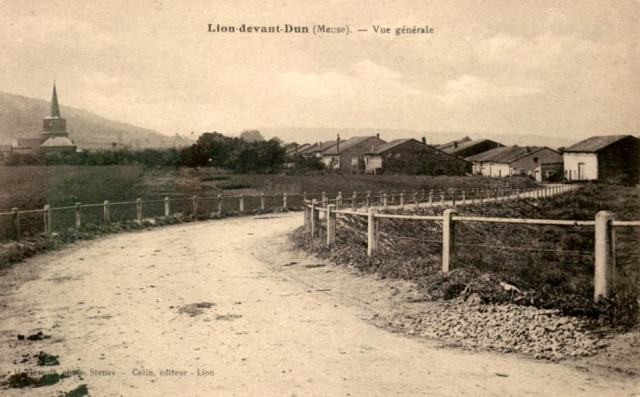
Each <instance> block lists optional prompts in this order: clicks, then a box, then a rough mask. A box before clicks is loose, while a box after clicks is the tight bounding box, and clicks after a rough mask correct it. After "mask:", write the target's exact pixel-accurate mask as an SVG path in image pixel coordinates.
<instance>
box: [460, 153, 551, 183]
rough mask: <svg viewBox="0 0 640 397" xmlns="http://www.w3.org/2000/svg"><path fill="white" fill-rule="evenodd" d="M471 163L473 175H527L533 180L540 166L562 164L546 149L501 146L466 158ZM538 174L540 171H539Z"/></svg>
mask: <svg viewBox="0 0 640 397" xmlns="http://www.w3.org/2000/svg"><path fill="white" fill-rule="evenodd" d="M466 160H467V161H470V162H472V163H473V174H476V175H483V176H489V177H498V178H500V177H506V176H515V175H528V176H531V177H534V178H542V176H539V177H537V176H536V175H535V171H536V168H537V167H539V166H540V165H542V164H549V163H558V162H562V155H561V154H560V153H558V152H556V151H555V150H552V149H549V148H548V147H538V146H503V147H499V148H495V149H492V150H489V151H487V152H483V153H479V154H476V155H474V156H470V157H467V158H466ZM539 172H540V171H539Z"/></svg>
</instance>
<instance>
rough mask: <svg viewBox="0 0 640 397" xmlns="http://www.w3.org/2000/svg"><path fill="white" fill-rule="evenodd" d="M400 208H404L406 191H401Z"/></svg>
mask: <svg viewBox="0 0 640 397" xmlns="http://www.w3.org/2000/svg"><path fill="white" fill-rule="evenodd" d="M400 208H401V209H404V191H402V190H401V191H400Z"/></svg>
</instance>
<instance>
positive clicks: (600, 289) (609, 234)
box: [304, 185, 640, 300]
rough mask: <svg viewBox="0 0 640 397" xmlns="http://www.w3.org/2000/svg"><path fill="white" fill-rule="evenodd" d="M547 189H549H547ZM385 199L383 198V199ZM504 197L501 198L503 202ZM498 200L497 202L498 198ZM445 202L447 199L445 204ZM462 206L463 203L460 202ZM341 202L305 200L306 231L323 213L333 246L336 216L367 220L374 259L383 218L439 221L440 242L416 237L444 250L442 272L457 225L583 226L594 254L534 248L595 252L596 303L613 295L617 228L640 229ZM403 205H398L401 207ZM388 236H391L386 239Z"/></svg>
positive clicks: (604, 219) (605, 222)
mask: <svg viewBox="0 0 640 397" xmlns="http://www.w3.org/2000/svg"><path fill="white" fill-rule="evenodd" d="M573 189H575V188H574V187H572V186H570V185H563V186H559V187H553V192H552V193H550V192H547V191H545V192H543V193H539V192H535V191H529V192H527V193H528V194H529V195H528V196H526V197H536V198H538V197H548V196H549V195H551V194H558V193H564V192H568V191H571V190H573ZM545 190H546V189H545ZM519 193H520V194H516V195H515V197H514V196H513V195H512V197H511V198H516V199H517V198H522V197H525V195H524V194H522V193H521V192H519ZM383 197H384V196H383ZM502 198H504V197H501V198H500V199H502ZM496 200H498V199H497V198H496ZM442 202H443V203H444V202H445V201H444V200H443V201H442ZM459 203H460V204H461V202H459ZM340 204H341V203H340V201H339V200H338V201H337V203H334V204H329V201H328V200H324V201H323V202H318V201H316V200H315V199H314V200H311V201H306V202H305V205H304V225H305V232H306V233H308V234H310V235H311V236H312V237H315V236H316V235H319V229H320V218H321V217H320V214H321V213H322V214H324V227H325V230H326V233H325V234H326V245H327V246H328V247H332V246H334V245H335V244H336V233H337V230H336V229H337V216H338V215H350V216H356V217H361V218H366V222H367V231H366V234H367V255H368V256H373V255H375V254H376V252H378V251H379V248H380V235H381V232H380V226H379V222H380V220H381V219H401V220H410V221H427V222H437V223H438V224H441V225H442V239H441V240H427V239H419V238H413V239H414V240H416V241H418V242H428V243H436V244H439V245H440V244H441V247H442V271H443V272H445V273H446V272H449V271H450V270H451V268H452V267H453V266H454V263H453V256H454V255H453V254H454V252H455V247H456V244H455V230H456V224H457V223H465V222H484V223H498V224H515V225H534V226H545V225H546V226H562V227H570V226H571V227H581V228H585V227H587V228H593V229H594V233H595V240H594V241H595V242H594V247H593V251H591V252H586V251H579V250H562V249H544V248H535V250H537V251H546V252H562V253H565V252H570V253H580V254H585V253H593V257H594V268H595V269H594V292H593V296H594V300H599V299H601V298H604V297H607V296H608V295H609V292H610V285H611V281H612V278H613V276H614V274H615V271H614V270H615V257H616V255H615V254H616V252H615V250H616V244H615V229H616V228H622V227H640V221H618V220H615V215H614V214H613V213H611V212H609V211H599V212H598V213H597V214H596V216H595V219H594V220H592V221H591V220H589V221H584V220H563V219H525V218H496V217H477V216H459V215H457V212H456V209H455V207H456V202H455V200H451V201H449V202H448V204H449V205H448V206H447V207H450V206H452V207H453V208H446V209H445V210H444V211H443V213H442V215H401V214H386V213H380V212H379V211H380V209H381V208H382V209H384V208H388V206H387V203H383V204H382V205H381V206H380V207H373V206H368V208H367V212H359V211H357V208H355V209H353V210H343V209H341V207H340ZM402 204H403V203H402V202H401V203H400V204H399V207H402V206H403V205H402ZM385 237H388V236H385ZM396 238H398V239H403V238H407V239H411V238H410V237H399V236H396ZM459 245H460V246H481V245H478V244H464V243H463V244H459ZM482 246H483V247H489V248H494V249H497V248H500V247H495V246H490V245H482ZM507 248H510V249H516V248H518V249H521V250H533V249H532V248H528V247H507Z"/></svg>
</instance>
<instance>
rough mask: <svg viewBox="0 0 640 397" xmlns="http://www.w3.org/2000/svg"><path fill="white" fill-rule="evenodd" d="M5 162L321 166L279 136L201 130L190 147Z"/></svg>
mask: <svg viewBox="0 0 640 397" xmlns="http://www.w3.org/2000/svg"><path fill="white" fill-rule="evenodd" d="M5 164H6V165H9V166H17V165H88V166H100V165H123V164H141V165H144V166H146V167H174V168H178V167H191V168H199V167H216V168H223V169H228V170H232V171H235V172H241V173H273V172H278V171H280V170H283V169H285V168H288V169H293V170H303V171H304V170H320V169H322V163H321V162H320V161H319V160H318V159H315V158H314V159H308V158H304V157H302V156H299V155H296V156H291V157H288V156H287V155H286V150H285V148H284V147H283V146H282V144H281V142H280V141H279V140H278V139H271V140H268V141H254V142H247V141H245V140H243V139H240V138H233V137H227V136H224V135H222V134H220V133H217V132H206V133H204V134H202V135H201V136H200V137H199V138H198V140H197V142H196V143H195V144H193V145H191V146H189V147H185V148H181V149H176V148H169V149H139V150H132V149H112V150H91V151H81V152H72V153H62V152H60V153H16V152H12V153H10V154H9V156H8V158H7V160H6V161H5Z"/></svg>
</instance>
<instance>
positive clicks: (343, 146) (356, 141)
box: [322, 136, 384, 155]
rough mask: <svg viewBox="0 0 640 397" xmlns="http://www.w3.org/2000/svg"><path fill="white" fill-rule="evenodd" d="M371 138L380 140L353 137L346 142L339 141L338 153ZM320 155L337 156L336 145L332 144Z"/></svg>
mask: <svg viewBox="0 0 640 397" xmlns="http://www.w3.org/2000/svg"><path fill="white" fill-rule="evenodd" d="M372 138H374V139H380V138H377V137H376V136H354V137H353V138H349V139H347V140H346V141H340V153H342V152H344V151H345V150H348V149H350V148H352V147H353V146H355V145H358V144H360V143H362V142H365V141H367V140H369V139H372ZM383 142H384V141H383ZM322 154H326V155H335V154H338V145H336V144H335V142H334V145H333V146H332V147H330V148H329V149H327V150H325V151H324V152H323V153H322Z"/></svg>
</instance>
